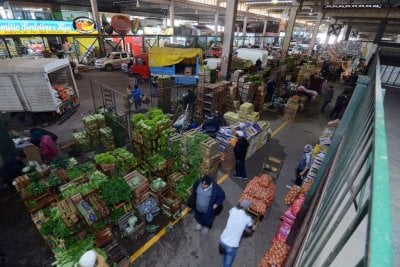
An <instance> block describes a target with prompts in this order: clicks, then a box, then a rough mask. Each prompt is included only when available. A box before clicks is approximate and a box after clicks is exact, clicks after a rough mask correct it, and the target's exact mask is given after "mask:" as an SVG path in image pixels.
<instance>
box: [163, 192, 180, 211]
mask: <svg viewBox="0 0 400 267" xmlns="http://www.w3.org/2000/svg"><path fill="white" fill-rule="evenodd" d="M181 203H182V201H181V200H180V198H179V197H178V196H177V195H176V194H174V193H172V192H171V191H167V193H166V194H165V196H164V197H163V199H162V205H163V206H165V207H168V208H169V209H171V210H176V209H180V207H181Z"/></svg>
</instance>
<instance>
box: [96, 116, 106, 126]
mask: <svg viewBox="0 0 400 267" xmlns="http://www.w3.org/2000/svg"><path fill="white" fill-rule="evenodd" d="M93 117H94V118H95V119H96V123H97V128H99V129H100V128H103V127H105V126H106V118H105V117H104V115H103V114H94V115H93Z"/></svg>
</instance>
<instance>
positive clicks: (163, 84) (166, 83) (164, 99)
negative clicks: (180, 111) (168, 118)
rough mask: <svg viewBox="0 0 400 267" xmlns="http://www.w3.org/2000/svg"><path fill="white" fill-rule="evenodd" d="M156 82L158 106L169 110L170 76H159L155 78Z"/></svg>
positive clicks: (166, 110)
mask: <svg viewBox="0 0 400 267" xmlns="http://www.w3.org/2000/svg"><path fill="white" fill-rule="evenodd" d="M157 84H158V89H157V94H158V108H159V109H161V110H162V111H163V112H164V113H168V112H170V110H171V87H172V81H171V78H169V77H162V76H161V77H159V78H158V79H157Z"/></svg>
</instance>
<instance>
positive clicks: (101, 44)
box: [90, 0, 106, 56]
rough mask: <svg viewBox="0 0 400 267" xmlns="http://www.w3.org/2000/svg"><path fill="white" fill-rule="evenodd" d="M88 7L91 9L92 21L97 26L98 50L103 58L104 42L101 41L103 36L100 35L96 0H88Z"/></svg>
mask: <svg viewBox="0 0 400 267" xmlns="http://www.w3.org/2000/svg"><path fill="white" fill-rule="evenodd" d="M90 6H91V8H92V15H93V20H94V21H95V22H96V24H97V30H98V32H99V35H98V40H99V48H100V55H101V56H104V55H105V53H106V50H105V47H104V40H103V34H102V32H101V31H102V29H101V19H100V14H99V9H98V7H97V0H90Z"/></svg>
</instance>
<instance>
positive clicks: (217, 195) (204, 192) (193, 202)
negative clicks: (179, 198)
mask: <svg viewBox="0 0 400 267" xmlns="http://www.w3.org/2000/svg"><path fill="white" fill-rule="evenodd" d="M224 200H225V192H224V191H223V190H222V188H221V187H220V186H219V185H218V184H217V183H216V182H214V181H213V179H212V178H211V177H209V176H207V175H205V176H203V178H202V179H199V180H197V181H196V182H194V184H193V188H192V194H191V195H190V198H189V201H188V206H189V207H190V208H192V209H193V210H194V212H195V213H194V217H195V219H196V221H197V225H196V230H198V231H201V234H202V235H205V234H206V233H208V231H209V230H210V228H211V227H212V224H213V221H214V217H215V215H216V211H217V210H219V209H220V208H222V203H223V202H224Z"/></svg>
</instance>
